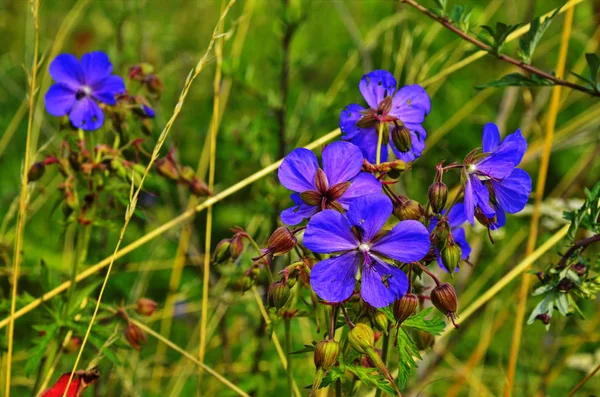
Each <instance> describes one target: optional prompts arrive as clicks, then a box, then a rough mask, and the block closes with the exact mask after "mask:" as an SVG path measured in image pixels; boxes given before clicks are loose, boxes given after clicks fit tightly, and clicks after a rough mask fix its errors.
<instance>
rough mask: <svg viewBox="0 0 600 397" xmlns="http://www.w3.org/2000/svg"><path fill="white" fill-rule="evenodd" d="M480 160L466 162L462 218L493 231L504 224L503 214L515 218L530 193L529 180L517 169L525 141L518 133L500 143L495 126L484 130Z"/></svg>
mask: <svg viewBox="0 0 600 397" xmlns="http://www.w3.org/2000/svg"><path fill="white" fill-rule="evenodd" d="M482 149H483V152H484V153H486V154H487V155H486V156H485V157H483V159H481V160H478V161H474V162H468V164H466V167H465V170H466V174H467V178H466V183H465V192H464V196H465V214H466V217H467V220H468V221H469V222H470V223H471V224H474V218H475V217H477V219H478V220H479V221H480V222H482V223H483V224H485V225H489V227H490V228H491V229H492V230H494V229H498V228H500V227H502V226H504V224H505V223H506V214H505V212H508V213H509V214H515V213H517V212H519V211H521V210H522V209H523V208H524V207H525V205H526V204H527V200H528V199H529V194H530V193H531V177H530V176H529V174H527V172H525V171H524V170H522V169H520V168H516V167H517V165H519V163H520V162H521V159H522V158H523V155H524V154H525V152H526V151H527V141H526V140H525V138H523V135H521V131H520V130H517V131H515V132H514V133H512V134H510V135H508V136H507V137H506V138H504V140H503V141H502V142H501V141H500V131H499V130H498V127H497V126H496V125H495V124H494V123H487V124H486V125H485V126H484V128H483V146H482Z"/></svg>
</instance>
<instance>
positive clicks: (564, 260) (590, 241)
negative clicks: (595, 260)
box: [556, 234, 600, 270]
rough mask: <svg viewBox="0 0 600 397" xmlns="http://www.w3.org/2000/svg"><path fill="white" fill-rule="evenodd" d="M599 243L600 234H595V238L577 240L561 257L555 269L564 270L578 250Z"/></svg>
mask: <svg viewBox="0 0 600 397" xmlns="http://www.w3.org/2000/svg"><path fill="white" fill-rule="evenodd" d="M598 241H600V234H596V235H595V236H592V237H588V238H584V239H583V240H579V241H577V242H575V243H574V244H573V245H572V246H571V248H569V250H568V251H567V252H566V253H565V254H564V255H563V257H562V258H561V259H560V261H559V262H558V264H557V265H556V268H557V269H559V270H560V269H564V268H565V265H566V264H567V261H568V260H569V258H570V257H571V255H573V253H575V251H577V250H578V249H580V248H583V249H586V248H587V247H588V246H590V245H592V244H594V243H596V242H598Z"/></svg>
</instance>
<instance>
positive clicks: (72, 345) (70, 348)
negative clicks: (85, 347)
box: [64, 336, 81, 354]
mask: <svg viewBox="0 0 600 397" xmlns="http://www.w3.org/2000/svg"><path fill="white" fill-rule="evenodd" d="M79 348H81V338H79V337H77V336H74V337H72V338H71V339H69V342H68V343H67V344H66V345H65V346H64V351H65V353H67V354H71V353H75V352H78V351H79Z"/></svg>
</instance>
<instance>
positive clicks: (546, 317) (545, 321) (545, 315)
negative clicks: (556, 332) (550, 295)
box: [535, 313, 551, 325]
mask: <svg viewBox="0 0 600 397" xmlns="http://www.w3.org/2000/svg"><path fill="white" fill-rule="evenodd" d="M535 319H536V320H540V321H541V322H542V323H543V324H544V325H548V324H550V320H551V317H550V316H549V315H548V313H542V314H538V315H537V316H535Z"/></svg>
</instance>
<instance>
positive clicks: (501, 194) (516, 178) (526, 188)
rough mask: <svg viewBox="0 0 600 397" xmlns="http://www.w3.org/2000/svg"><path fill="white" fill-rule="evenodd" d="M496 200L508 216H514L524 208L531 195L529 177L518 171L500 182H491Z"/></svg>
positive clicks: (525, 173)
mask: <svg viewBox="0 0 600 397" xmlns="http://www.w3.org/2000/svg"><path fill="white" fill-rule="evenodd" d="M492 187H493V189H494V194H495V195H496V199H497V200H498V202H500V205H501V206H502V208H503V209H504V210H505V211H506V212H508V213H509V214H515V213H517V212H519V211H521V210H522V209H523V208H525V205H526V204H527V201H528V200H529V194H530V193H531V177H530V176H529V174H528V173H527V172H526V171H524V170H522V169H520V168H515V170H514V171H513V172H512V174H510V176H509V177H508V178H506V179H504V180H503V181H501V182H495V181H492Z"/></svg>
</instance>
